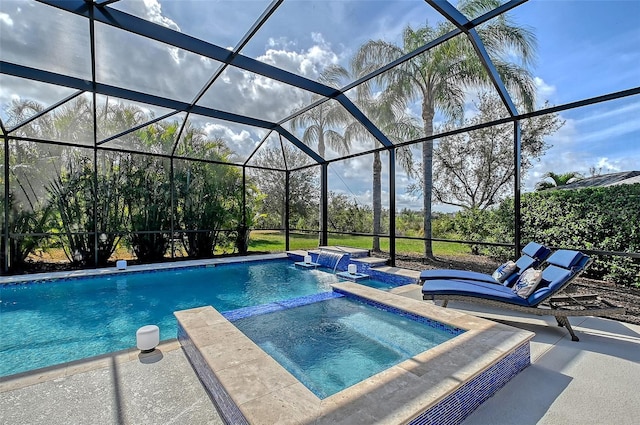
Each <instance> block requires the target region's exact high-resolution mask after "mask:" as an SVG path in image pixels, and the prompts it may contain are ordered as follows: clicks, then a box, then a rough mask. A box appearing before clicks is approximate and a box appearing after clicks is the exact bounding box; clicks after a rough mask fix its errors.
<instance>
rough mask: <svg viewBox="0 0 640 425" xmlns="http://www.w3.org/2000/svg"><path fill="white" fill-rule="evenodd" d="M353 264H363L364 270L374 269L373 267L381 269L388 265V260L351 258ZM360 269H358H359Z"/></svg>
mask: <svg viewBox="0 0 640 425" xmlns="http://www.w3.org/2000/svg"><path fill="white" fill-rule="evenodd" d="M351 262H352V263H356V264H357V263H361V264H362V265H363V266H364V268H373V267H381V266H386V265H387V259H386V258H377V257H361V258H353V257H352V258H351ZM359 268H360V267H358V269H359Z"/></svg>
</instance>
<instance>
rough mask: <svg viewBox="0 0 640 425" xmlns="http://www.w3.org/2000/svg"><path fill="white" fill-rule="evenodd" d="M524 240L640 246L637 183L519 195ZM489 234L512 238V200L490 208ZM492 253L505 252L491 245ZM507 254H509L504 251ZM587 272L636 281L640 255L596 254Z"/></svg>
mask: <svg viewBox="0 0 640 425" xmlns="http://www.w3.org/2000/svg"><path fill="white" fill-rule="evenodd" d="M521 211H522V223H521V236H522V242H523V243H526V242H528V241H532V240H533V241H536V242H539V243H542V244H546V245H548V246H553V247H557V248H567V249H585V250H599V251H618V252H628V253H637V252H640V184H634V185H619V186H611V187H596V188H585V189H578V190H547V191H542V192H534V193H526V194H523V195H522V204H521ZM491 214H492V217H493V220H492V226H494V229H493V230H492V232H491V234H492V236H491V237H489V239H488V240H491V239H502V240H503V241H505V240H507V241H508V240H513V218H512V217H513V200H512V199H509V200H506V201H504V202H503V203H502V204H501V205H500V207H499V208H498V209H497V210H495V211H494V212H492V213H491ZM491 252H492V254H493V255H497V256H501V258H505V257H504V252H502V251H501V250H499V249H495V248H492V249H491ZM507 256H508V255H507ZM593 257H594V263H593V264H592V265H591V266H590V267H589V269H587V271H586V272H585V276H587V277H592V278H596V279H603V280H607V281H612V282H615V283H619V284H624V285H630V284H633V285H640V260H639V259H637V258H631V257H622V256H613V255H594V256H593Z"/></svg>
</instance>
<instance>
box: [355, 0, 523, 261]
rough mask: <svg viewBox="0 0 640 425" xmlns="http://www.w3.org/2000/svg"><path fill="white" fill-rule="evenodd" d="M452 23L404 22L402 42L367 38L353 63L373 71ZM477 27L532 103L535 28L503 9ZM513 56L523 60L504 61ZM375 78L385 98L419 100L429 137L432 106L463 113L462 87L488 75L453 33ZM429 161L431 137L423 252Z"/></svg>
mask: <svg viewBox="0 0 640 425" xmlns="http://www.w3.org/2000/svg"><path fill="white" fill-rule="evenodd" d="M500 4H501V2H500V0H462V1H461V2H460V3H458V9H459V10H460V11H461V12H462V13H463V14H464V15H465V16H467V17H469V18H474V17H476V16H479V15H481V14H482V13H484V12H487V11H489V10H493V9H495V8H496V7H498V6H500ZM453 29H454V27H453V25H452V24H449V23H444V24H439V25H437V26H436V27H435V28H434V27H431V26H429V25H428V24H427V25H425V26H424V27H422V28H419V29H417V30H414V29H412V28H411V27H407V28H406V29H405V30H404V33H403V43H402V46H397V45H395V44H392V43H388V42H386V41H382V40H378V41H369V42H367V43H365V44H364V45H363V46H362V47H361V48H360V50H359V51H358V52H357V53H356V57H355V58H354V66H355V67H356V68H357V69H359V70H361V72H363V73H366V72H367V71H368V72H371V71H374V70H376V69H379V68H380V67H381V66H383V65H386V64H388V63H390V62H392V61H393V60H396V59H398V58H400V57H402V56H403V55H405V54H407V53H409V52H412V51H414V50H415V49H417V48H419V47H422V46H424V45H425V44H426V43H428V42H430V41H432V40H435V39H436V38H438V37H440V36H442V35H444V34H446V33H448V32H450V31H451V30H453ZM477 31H478V33H479V34H480V37H481V39H482V40H483V42H484V44H485V47H486V48H487V51H488V53H489V55H490V56H491V59H492V61H493V64H494V66H495V67H496V69H497V70H498V72H499V74H500V76H501V78H502V80H503V82H504V83H505V84H506V86H507V88H508V89H509V90H510V92H511V93H515V94H516V96H518V97H519V98H520V99H521V100H522V102H523V104H524V105H526V107H527V109H532V107H533V103H534V84H533V79H532V77H531V75H530V73H529V72H528V71H527V69H526V66H528V65H529V64H530V62H531V61H532V58H533V52H534V50H535V47H534V46H535V40H534V36H533V34H532V33H530V32H529V31H528V30H526V29H524V28H521V27H518V26H516V25H514V24H512V23H511V22H510V21H509V19H508V17H507V16H506V15H504V14H503V15H501V16H500V17H498V18H496V19H494V20H492V21H489V22H488V23H486V24H484V25H482V26H480V27H478V29H477ZM514 57H517V58H518V59H519V61H520V62H521V64H518V63H514V62H510V61H508V59H509V58H514ZM376 82H377V83H378V84H380V85H381V86H384V87H385V91H386V94H385V95H386V96H387V97H388V98H389V99H393V98H395V99H396V100H395V101H394V102H393V103H395V104H400V103H405V104H410V103H412V102H414V101H420V105H421V109H422V114H421V115H422V121H423V126H424V136H426V137H430V136H432V135H433V120H434V117H435V113H436V111H439V112H441V113H443V114H444V115H445V116H447V117H450V118H458V119H459V118H461V117H462V114H463V109H464V101H465V89H467V88H470V87H476V86H483V85H488V84H489V82H490V81H489V78H488V75H487V73H486V71H485V69H484V67H483V66H482V64H481V61H480V59H479V58H478V56H477V54H476V53H475V50H474V49H473V46H472V44H471V43H470V41H469V40H468V39H466V38H464V37H455V38H453V39H451V40H449V41H447V42H445V43H443V44H440V45H438V46H436V47H434V48H433V49H431V50H429V51H427V52H426V53H424V54H422V55H420V56H417V57H415V58H413V59H412V60H410V61H407V62H405V63H403V64H402V65H399V66H396V67H394V68H392V69H391V70H389V71H388V72H386V73H383V74H381V75H380V76H379V77H377V78H376ZM432 164H433V140H429V141H426V142H424V143H423V145H422V181H423V188H422V192H423V208H424V236H425V239H426V240H425V251H424V253H425V256H427V257H433V251H432V245H431V240H430V238H431V235H432V232H431V196H432V192H433V179H432V172H433V171H432Z"/></svg>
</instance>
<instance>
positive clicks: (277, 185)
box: [251, 144, 318, 229]
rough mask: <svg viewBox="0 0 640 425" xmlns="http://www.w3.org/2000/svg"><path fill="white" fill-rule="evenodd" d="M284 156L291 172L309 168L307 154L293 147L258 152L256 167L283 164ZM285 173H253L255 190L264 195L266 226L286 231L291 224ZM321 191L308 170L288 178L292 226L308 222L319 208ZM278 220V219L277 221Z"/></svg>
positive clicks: (256, 170)
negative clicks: (256, 188)
mask: <svg viewBox="0 0 640 425" xmlns="http://www.w3.org/2000/svg"><path fill="white" fill-rule="evenodd" d="M283 155H284V156H285V157H286V158H287V166H288V167H289V168H294V169H295V168H297V167H300V166H303V165H305V164H306V156H307V155H306V154H305V153H304V152H302V151H300V150H299V149H297V148H293V147H291V146H290V145H288V144H287V145H284V152H283V150H282V149H279V148H264V149H261V150H260V151H258V153H257V155H256V159H255V161H256V162H255V164H256V165H257V166H260V167H265V168H269V167H273V166H274V164H279V163H282V161H283ZM285 173H286V172H285V171H278V170H266V169H253V170H252V171H251V174H252V176H253V177H254V179H255V181H256V186H257V187H258V189H259V190H260V192H262V194H263V195H264V199H263V200H262V209H261V213H262V214H263V220H264V222H265V223H268V224H271V225H272V226H278V227H279V228H280V229H285V228H286V227H287V226H289V223H287V222H286V221H285V218H286V214H285V207H286V206H285V200H286V190H287V187H286V174H285ZM317 191H318V182H317V175H316V173H315V171H314V170H313V169H312V168H310V167H308V168H303V169H300V170H298V171H295V172H291V173H290V174H289V214H290V217H289V218H290V220H291V221H292V222H294V223H295V222H307V221H308V217H309V215H310V212H311V211H312V210H313V209H316V208H317V205H316V203H315V202H314V199H316V197H315V196H313V195H314V194H315V193H317ZM274 218H275V219H274Z"/></svg>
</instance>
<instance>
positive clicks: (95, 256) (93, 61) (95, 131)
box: [89, 8, 111, 267]
mask: <svg viewBox="0 0 640 425" xmlns="http://www.w3.org/2000/svg"><path fill="white" fill-rule="evenodd" d="M93 10H94V9H93V8H92V9H90V10H89V18H90V19H89V37H90V43H91V44H90V46H91V89H92V90H91V92H92V93H91V98H92V101H93V108H92V111H91V112H92V114H93V265H94V267H98V261H99V259H100V258H99V255H98V248H99V244H98V230H101V229H99V227H98V111H97V108H98V105H97V101H98V96H97V95H96V37H95V22H94V20H93ZM102 224H103V225H106V223H102ZM102 230H104V231H110V230H111V229H108V228H105V229H102ZM106 260H108V259H105V261H106Z"/></svg>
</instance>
